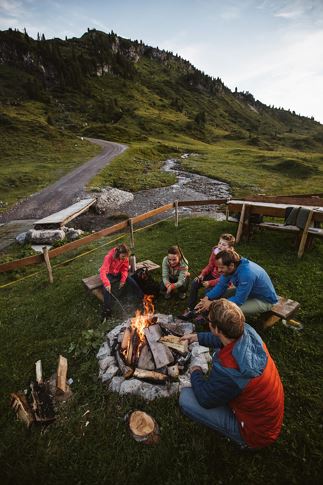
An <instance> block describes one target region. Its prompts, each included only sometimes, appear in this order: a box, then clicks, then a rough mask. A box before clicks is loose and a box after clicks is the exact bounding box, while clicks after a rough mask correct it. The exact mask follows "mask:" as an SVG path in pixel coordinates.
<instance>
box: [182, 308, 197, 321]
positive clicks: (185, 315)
mask: <svg viewBox="0 0 323 485" xmlns="http://www.w3.org/2000/svg"><path fill="white" fill-rule="evenodd" d="M194 317H195V312H194V310H191V309H190V308H187V309H186V310H185V312H184V313H183V314H182V315H178V318H179V319H180V320H192V319H193V318H194Z"/></svg>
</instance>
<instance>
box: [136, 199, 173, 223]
mask: <svg viewBox="0 0 323 485" xmlns="http://www.w3.org/2000/svg"><path fill="white" fill-rule="evenodd" d="M173 207H174V204H173V203H171V204H166V205H163V206H161V207H157V209H153V210H151V211H149V212H146V213H145V214H140V215H139V216H136V217H133V218H132V220H133V222H134V224H136V223H137V222H141V221H145V220H146V219H149V218H150V217H154V216H157V215H158V214H161V213H162V212H167V211H170V210H171V209H173Z"/></svg>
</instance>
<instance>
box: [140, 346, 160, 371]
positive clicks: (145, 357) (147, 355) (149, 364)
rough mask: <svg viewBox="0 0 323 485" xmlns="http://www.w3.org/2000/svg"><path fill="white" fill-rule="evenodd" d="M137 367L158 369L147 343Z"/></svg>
mask: <svg viewBox="0 0 323 485" xmlns="http://www.w3.org/2000/svg"><path fill="white" fill-rule="evenodd" d="M137 367H138V368H139V369H146V370H154V369H156V367H155V363H154V359H153V355H152V353H151V350H150V348H149V346H148V345H147V344H146V345H144V346H143V347H142V349H141V352H140V357H139V360H138V364H137Z"/></svg>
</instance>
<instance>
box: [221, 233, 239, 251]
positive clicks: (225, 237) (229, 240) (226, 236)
mask: <svg viewBox="0 0 323 485" xmlns="http://www.w3.org/2000/svg"><path fill="white" fill-rule="evenodd" d="M219 239H223V241H226V242H227V243H228V245H229V247H230V248H232V247H233V246H234V243H235V242H236V238H235V237H234V236H233V235H232V234H229V233H226V232H225V233H224V234H221V236H220V238H219Z"/></svg>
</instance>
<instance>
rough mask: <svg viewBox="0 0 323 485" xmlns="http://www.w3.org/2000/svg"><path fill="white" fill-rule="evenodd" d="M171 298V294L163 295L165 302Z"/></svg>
mask: <svg viewBox="0 0 323 485" xmlns="http://www.w3.org/2000/svg"><path fill="white" fill-rule="evenodd" d="M171 297H172V294H171V293H165V295H164V298H165V300H170V299H171Z"/></svg>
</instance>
